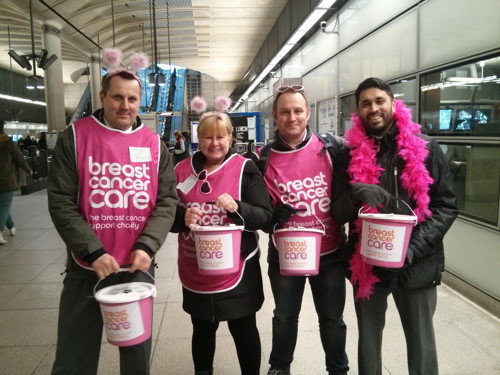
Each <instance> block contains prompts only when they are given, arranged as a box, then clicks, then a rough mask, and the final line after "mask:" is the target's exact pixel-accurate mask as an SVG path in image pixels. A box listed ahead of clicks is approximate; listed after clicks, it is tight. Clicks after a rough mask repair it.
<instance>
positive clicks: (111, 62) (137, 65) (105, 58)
mask: <svg viewBox="0 0 500 375" xmlns="http://www.w3.org/2000/svg"><path fill="white" fill-rule="evenodd" d="M122 56H123V54H122V51H121V50H120V49H119V48H115V47H113V48H104V49H103V50H102V64H103V65H104V66H105V67H106V68H108V69H116V68H119V67H121V66H122V65H121V63H122ZM148 66H149V59H148V56H147V55H146V54H145V53H134V54H132V55H131V56H130V66H129V67H128V69H129V70H131V71H133V72H138V71H139V70H141V69H144V68H146V67H148Z"/></svg>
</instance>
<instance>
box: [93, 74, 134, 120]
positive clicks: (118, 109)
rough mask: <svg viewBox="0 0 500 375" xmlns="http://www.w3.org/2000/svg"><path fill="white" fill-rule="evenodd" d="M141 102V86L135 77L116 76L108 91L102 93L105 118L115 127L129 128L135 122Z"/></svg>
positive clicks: (112, 79)
mask: <svg viewBox="0 0 500 375" xmlns="http://www.w3.org/2000/svg"><path fill="white" fill-rule="evenodd" d="M140 104H141V87H140V85H139V82H137V80H135V79H124V78H122V77H120V76H114V77H112V78H111V81H110V85H109V89H108V90H107V91H106V93H101V105H102V108H103V110H104V118H105V119H106V121H107V122H108V123H109V125H110V126H111V127H113V128H115V129H120V130H127V129H129V128H130V127H131V126H132V125H133V124H134V122H135V119H136V117H137V113H138V112H139V106H140Z"/></svg>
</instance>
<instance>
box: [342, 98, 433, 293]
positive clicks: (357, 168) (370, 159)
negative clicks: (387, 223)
mask: <svg viewBox="0 0 500 375" xmlns="http://www.w3.org/2000/svg"><path fill="white" fill-rule="evenodd" d="M395 103H396V109H395V111H394V113H393V117H394V121H395V124H396V126H397V127H398V129H399V133H398V135H397V136H396V144H397V146H398V155H399V156H400V157H401V159H403V160H404V162H405V167H404V169H403V172H402V173H401V182H402V185H403V187H404V189H405V190H406V191H407V192H408V194H409V195H410V197H411V198H412V199H413V200H414V201H415V204H416V207H415V208H414V210H413V211H414V212H415V214H416V215H417V218H418V222H421V221H424V220H425V219H426V218H428V217H430V216H431V211H430V210H429V202H430V198H429V187H430V185H431V184H432V182H433V180H432V178H431V177H430V175H429V171H428V170H427V168H426V167H425V164H424V161H425V158H426V157H427V155H428V152H429V151H428V150H427V147H426V144H427V142H426V141H425V140H424V139H422V138H421V137H416V136H415V135H416V134H420V125H418V124H415V123H414V122H412V121H411V110H410V109H409V108H407V107H406V106H405V105H404V103H403V101H401V100H395ZM351 121H352V123H353V126H352V128H351V129H350V130H349V131H347V132H346V135H345V136H346V139H347V144H348V145H349V147H350V149H351V151H350V154H351V157H352V158H351V162H350V164H349V167H348V169H347V172H348V174H349V177H350V178H351V181H350V183H351V184H354V183H356V182H361V183H365V184H378V183H379V178H380V176H381V174H382V171H383V168H382V167H381V166H379V165H377V164H376V156H377V146H376V145H375V139H374V138H372V137H369V136H368V135H367V134H366V132H365V127H364V125H363V124H362V122H361V120H360V119H359V117H358V115H357V114H355V113H353V114H352V117H351ZM370 212H377V209H376V208H371V209H370ZM361 225H362V224H361V220H360V219H357V220H356V221H355V223H354V228H352V232H353V233H357V234H358V236H361ZM355 250H356V251H355V253H354V254H353V256H352V257H351V259H350V267H349V269H350V270H351V272H352V277H351V283H352V284H353V285H356V284H357V285H358V290H357V292H356V298H357V299H369V297H370V295H371V294H372V293H373V289H374V286H375V283H377V282H378V281H380V280H379V279H378V278H377V276H375V275H374V274H373V272H372V266H371V265H369V264H366V263H365V262H364V261H363V259H362V258H361V242H360V241H358V242H357V243H356V249H355Z"/></svg>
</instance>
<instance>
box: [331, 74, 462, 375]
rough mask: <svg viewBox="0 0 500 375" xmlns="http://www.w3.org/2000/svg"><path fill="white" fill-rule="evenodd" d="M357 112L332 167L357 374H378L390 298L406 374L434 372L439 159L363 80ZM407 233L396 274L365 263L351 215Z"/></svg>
mask: <svg viewBox="0 0 500 375" xmlns="http://www.w3.org/2000/svg"><path fill="white" fill-rule="evenodd" d="M355 96H356V104H357V107H358V111H357V114H356V115H355V116H353V123H352V128H351V129H350V130H349V131H348V132H347V133H346V139H348V143H347V145H348V147H346V148H345V149H343V150H342V152H341V154H340V155H339V158H338V160H337V163H335V165H334V176H335V183H334V189H333V200H334V204H333V217H334V219H335V221H337V222H338V223H345V222H349V223H350V224H349V228H350V235H349V246H350V249H351V251H352V254H351V258H350V272H351V276H350V280H351V282H352V283H353V285H354V293H355V307H356V315H357V319H358V330H359V340H358V371H359V374H360V375H371V374H373V375H375V374H377V375H379V374H381V373H382V332H383V329H384V324H385V313H386V310H387V297H388V296H389V294H392V296H393V298H394V302H395V303H396V307H397V309H398V312H399V316H400V319H401V323H402V325H403V331H404V333H405V337H406V345H407V353H408V371H409V373H410V374H420V375H433V374H438V360H437V352H436V342H435V337H434V327H433V321H432V319H433V315H434V312H435V310H436V298H437V295H436V285H438V284H440V282H441V271H442V270H443V269H444V252H443V237H444V235H445V233H446V232H447V231H448V229H449V228H450V226H451V224H452V223H453V221H454V220H455V217H456V215H457V208H456V200H455V195H454V194H453V191H452V180H451V176H450V171H449V169H448V165H447V162H446V159H445V157H444V155H443V152H442V151H441V149H440V147H439V145H438V144H437V142H436V141H434V140H432V139H430V138H429V137H427V136H425V135H422V134H421V133H420V126H419V125H418V124H415V123H413V122H412V121H411V112H410V110H409V109H408V108H407V107H405V105H404V104H403V102H402V101H399V100H395V99H394V96H393V94H392V92H391V88H390V86H389V85H388V84H387V83H386V82H384V81H382V80H380V79H377V78H368V79H366V80H365V81H363V82H362V83H361V84H360V85H359V86H358V88H357V90H356V93H355ZM401 200H403V201H404V202H406V204H408V205H409V206H410V207H411V209H412V210H413V211H414V213H415V214H416V216H417V218H418V224H417V226H416V227H414V228H413V232H412V234H411V238H410V243H409V247H408V252H407V255H406V260H405V264H404V266H403V267H402V268H383V267H375V266H371V265H368V264H367V263H365V262H364V261H363V260H362V257H361V254H360V249H361V244H360V237H359V236H360V230H361V223H360V220H359V219H357V215H358V210H359V209H360V207H361V206H363V205H365V204H366V205H368V206H370V207H372V208H371V210H370V211H371V212H380V213H399V214H410V213H411V211H410V210H409V209H408V208H406V204H404V203H403V202H401Z"/></svg>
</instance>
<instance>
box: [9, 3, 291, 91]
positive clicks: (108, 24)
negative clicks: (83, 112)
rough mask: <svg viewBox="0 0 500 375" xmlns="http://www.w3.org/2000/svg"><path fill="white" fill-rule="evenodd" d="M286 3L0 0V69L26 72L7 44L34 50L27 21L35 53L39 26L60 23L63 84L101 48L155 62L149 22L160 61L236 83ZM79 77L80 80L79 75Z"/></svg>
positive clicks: (40, 45) (19, 50) (39, 71)
mask: <svg viewBox="0 0 500 375" xmlns="http://www.w3.org/2000/svg"><path fill="white" fill-rule="evenodd" d="M153 3H154V7H155V12H154V15H155V16H154V17H153V16H152V5H153ZM286 3H287V0H253V1H248V0H168V4H167V0H154V1H152V0H1V1H0V25H1V26H0V67H2V68H4V69H7V70H9V69H12V70H13V71H15V72H18V73H21V74H24V75H26V76H28V75H31V74H32V72H30V71H27V70H26V69H22V68H21V67H20V66H19V64H17V63H16V62H15V61H14V60H11V59H10V57H9V54H8V51H9V49H13V50H14V51H15V52H16V53H17V54H18V55H30V54H32V36H31V25H33V39H34V50H35V54H40V53H41V50H42V48H43V35H42V34H43V31H42V30H43V27H44V25H51V26H55V27H56V28H58V29H60V38H61V46H62V56H59V58H61V59H62V67H63V80H64V83H71V82H73V80H72V79H71V76H72V74H73V78H75V77H76V76H78V74H75V72H77V71H82V70H84V69H85V68H87V64H88V63H89V61H90V59H91V56H99V53H100V52H99V51H100V48H105V47H113V46H116V47H118V48H120V49H121V50H122V51H123V53H124V57H125V56H128V55H130V54H131V53H133V52H143V51H145V52H146V53H147V54H148V56H149V58H150V60H151V61H153V59H154V53H153V51H154V48H153V46H154V43H153V41H154V39H155V36H154V30H153V27H152V26H153V25H154V24H156V40H157V43H156V45H157V57H158V60H157V61H158V63H163V64H169V63H171V64H173V65H178V66H184V67H187V68H190V69H193V70H197V71H200V72H202V73H206V74H208V75H210V76H212V77H214V78H215V79H216V80H218V81H223V82H234V87H236V86H237V84H238V82H239V81H240V80H241V79H242V78H243V77H244V75H245V72H246V71H247V69H248V67H249V65H250V64H251V62H252V60H253V59H254V58H255V56H256V54H257V52H258V51H259V49H260V48H261V46H262V44H263V41H264V40H265V39H266V37H267V35H268V34H269V32H270V30H271V28H272V27H273V25H274V24H275V22H276V20H277V19H278V17H279V15H280V13H281V11H282V10H283V8H284V7H285V5H286ZM30 4H31V10H32V15H33V17H32V18H31V17H30ZM31 19H32V20H33V22H31ZM169 36H170V38H169ZM169 39H170V48H169ZM9 44H10V46H9ZM99 47H100V48H99ZM37 75H43V70H42V69H37ZM80 79H81V80H85V81H86V78H85V77H84V76H82V77H81V78H80ZM82 82H84V81H82ZM234 87H233V88H234ZM228 88H229V89H230V90H232V89H233V88H232V87H228Z"/></svg>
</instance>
